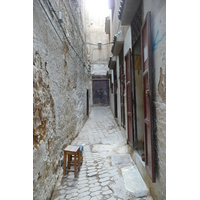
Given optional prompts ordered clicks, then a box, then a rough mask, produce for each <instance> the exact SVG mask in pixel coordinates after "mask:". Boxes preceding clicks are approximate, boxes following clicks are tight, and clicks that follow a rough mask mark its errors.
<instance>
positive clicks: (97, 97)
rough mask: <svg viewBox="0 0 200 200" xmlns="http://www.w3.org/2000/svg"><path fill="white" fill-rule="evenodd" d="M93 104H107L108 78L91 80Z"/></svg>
mask: <svg viewBox="0 0 200 200" xmlns="http://www.w3.org/2000/svg"><path fill="white" fill-rule="evenodd" d="M92 92H93V104H94V105H100V106H106V105H109V80H108V79H93V80H92Z"/></svg>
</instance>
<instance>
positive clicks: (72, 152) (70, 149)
mask: <svg viewBox="0 0 200 200" xmlns="http://www.w3.org/2000/svg"><path fill="white" fill-rule="evenodd" d="M67 155H68V165H67V168H68V170H67V171H72V172H74V177H76V175H77V160H76V158H77V157H78V171H80V161H81V159H80V146H73V145H68V146H67V147H66V148H65V149H64V169H63V174H65V172H66V156H67ZM72 156H74V170H69V169H70V162H71V157H72Z"/></svg>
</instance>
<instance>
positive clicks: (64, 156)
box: [63, 152, 66, 174]
mask: <svg viewBox="0 0 200 200" xmlns="http://www.w3.org/2000/svg"><path fill="white" fill-rule="evenodd" d="M65 168H66V152H64V166H63V174H65Z"/></svg>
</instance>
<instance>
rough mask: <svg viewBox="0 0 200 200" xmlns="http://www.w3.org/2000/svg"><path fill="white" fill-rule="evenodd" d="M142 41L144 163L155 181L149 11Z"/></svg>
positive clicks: (143, 27) (143, 26)
mask: <svg viewBox="0 0 200 200" xmlns="http://www.w3.org/2000/svg"><path fill="white" fill-rule="evenodd" d="M141 36H142V37H141V43H142V72H143V101H144V126H145V140H144V148H145V149H144V150H145V164H146V166H145V167H146V169H147V172H148V173H149V176H150V177H151V179H152V182H155V166H154V149H153V140H154V138H153V136H154V135H153V116H152V106H153V100H152V94H153V91H152V66H151V48H152V47H151V12H148V13H147V15H146V18H145V21H144V23H143V25H142V31H141Z"/></svg>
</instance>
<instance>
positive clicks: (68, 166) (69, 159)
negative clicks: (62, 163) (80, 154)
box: [67, 154, 71, 169]
mask: <svg viewBox="0 0 200 200" xmlns="http://www.w3.org/2000/svg"><path fill="white" fill-rule="evenodd" d="M70 161H71V156H70V155H69V154H68V165H67V168H68V169H70Z"/></svg>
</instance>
